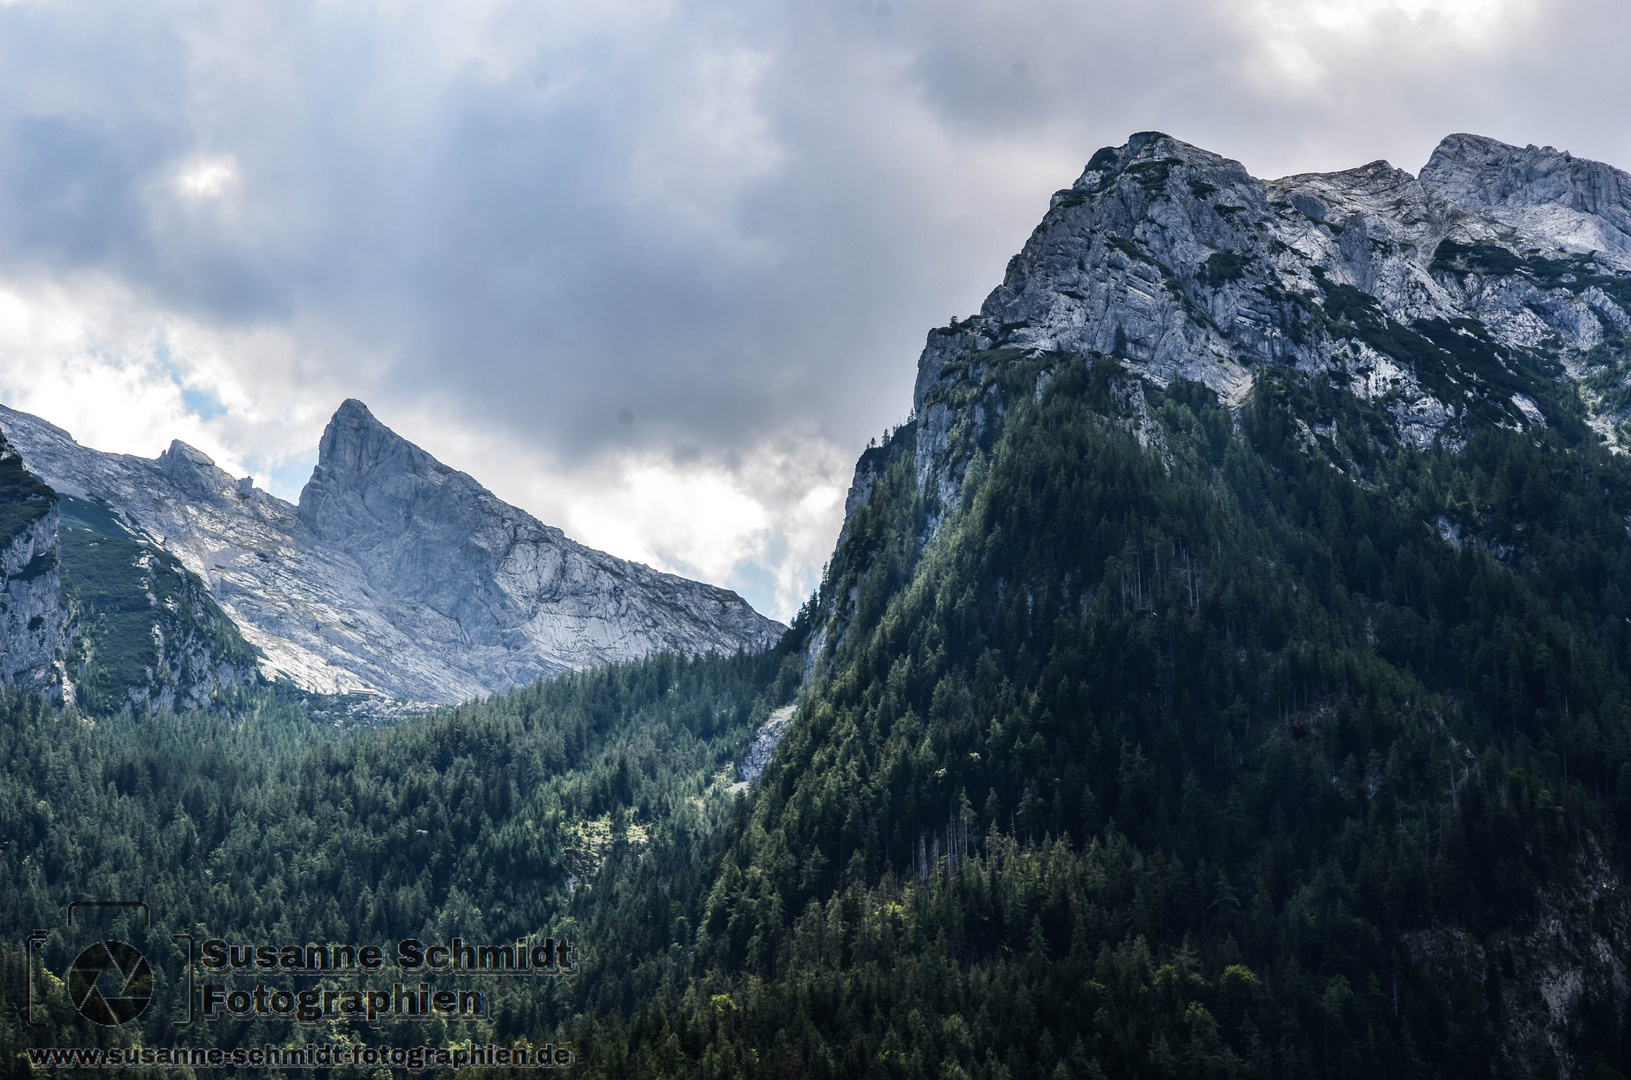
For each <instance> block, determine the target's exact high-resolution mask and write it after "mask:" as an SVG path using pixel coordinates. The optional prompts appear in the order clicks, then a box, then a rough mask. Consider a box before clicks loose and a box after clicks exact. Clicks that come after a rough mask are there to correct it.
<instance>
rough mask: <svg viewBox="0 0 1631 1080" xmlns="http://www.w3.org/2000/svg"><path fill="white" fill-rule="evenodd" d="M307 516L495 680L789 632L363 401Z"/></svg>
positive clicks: (348, 409) (315, 476)
mask: <svg viewBox="0 0 1631 1080" xmlns="http://www.w3.org/2000/svg"><path fill="white" fill-rule="evenodd" d="M299 519H300V522H301V524H303V525H304V526H305V527H306V528H307V529H309V530H310V531H311V534H312V535H313V536H314V537H316V538H317V539H318V540H319V541H320V542H322V543H324V544H325V545H331V546H332V547H333V548H335V549H337V550H339V551H341V552H343V553H344V554H345V555H346V556H347V557H349V558H350V559H351V560H353V561H354V563H355V564H356V565H357V567H358V568H359V569H360V571H361V573H362V575H363V578H364V580H365V581H366V582H367V583H368V588H369V590H370V592H371V593H372V594H373V595H374V596H375V598H376V601H377V603H378V605H379V607H380V609H381V611H382V612H384V613H385V615H386V617H387V618H388V619H389V621H390V622H391V623H392V624H393V625H396V626H411V627H413V628H414V637H415V639H416V640H417V641H419V642H421V643H422V644H425V645H431V646H433V647H434V648H435V649H436V650H437V651H438V652H441V653H443V654H446V655H449V656H455V655H456V656H458V657H459V658H460V663H461V664H462V665H464V666H465V667H466V668H467V669H469V670H471V671H472V672H473V673H474V674H475V675H476V676H477V677H478V678H479V679H480V680H481V681H482V683H483V684H484V685H485V686H488V687H493V688H496V687H500V686H510V685H516V684H519V683H524V682H528V681H531V680H532V679H534V678H536V677H538V676H539V675H548V674H553V673H555V672H559V671H564V670H567V669H570V668H582V667H586V666H591V665H597V664H606V663H612V662H615V661H617V660H622V659H627V658H630V657H634V656H640V655H644V654H646V653H649V652H653V651H656V650H660V649H674V650H678V651H681V652H686V653H693V654H695V653H701V652H709V651H717V650H719V649H736V648H750V649H756V648H764V647H767V646H769V645H770V644H772V643H774V641H775V640H776V638H777V637H778V636H779V635H780V633H781V629H782V628H781V626H780V624H777V623H774V622H772V621H771V620H769V619H766V618H764V617H763V616H761V615H759V614H758V613H756V612H755V611H754V610H753V609H752V608H751V607H749V606H748V605H747V604H746V603H745V602H744V601H743V600H742V599H741V598H740V597H738V596H737V595H736V594H735V593H732V592H729V591H727V590H725V589H720V588H716V587H714V586H711V585H705V584H702V583H700V582H695V581H688V580H686V579H684V578H680V577H676V576H674V575H672V574H663V573H659V572H657V571H655V570H652V569H651V568H649V567H646V566H642V565H640V564H638V563H631V562H627V561H625V560H622V559H617V558H614V557H612V556H610V555H607V554H605V553H603V552H599V551H595V550H593V549H591V548H587V547H584V546H583V545H582V544H578V543H576V542H574V541H572V540H570V539H568V538H567V537H566V535H565V534H563V533H562V532H561V530H559V529H556V528H551V527H550V526H547V525H545V524H543V523H542V522H540V521H538V520H537V519H536V518H533V517H532V516H531V515H529V514H527V513H524V512H523V511H520V510H517V509H516V508H515V507H513V506H510V505H508V504H506V503H504V502H502V501H501V500H500V499H498V498H497V497H496V496H495V495H493V494H492V493H491V492H489V491H488V490H487V489H486V488H484V487H482V486H481V485H480V484H478V483H476V481H475V480H473V479H471V478H470V477H469V476H467V475H465V474H464V473H461V472H458V471H456V470H454V469H450V468H448V467H447V466H446V465H443V464H442V463H440V462H438V461H437V460H436V459H434V458H432V457H431V456H430V455H429V454H427V453H425V451H423V450H421V449H420V448H419V447H417V446H415V445H413V444H412V443H410V442H408V441H407V440H406V439H403V438H401V437H400V436H398V435H397V434H395V433H394V432H392V431H391V430H390V429H389V428H387V427H385V426H384V425H383V424H381V423H380V422H379V421H378V420H376V419H375V418H374V416H373V415H372V414H371V413H370V412H369V411H368V409H367V408H366V407H365V406H364V405H363V404H362V403H361V402H360V401H347V402H345V403H344V404H343V405H341V406H340V409H339V411H338V412H336V413H335V414H334V418H333V420H331V421H330V422H329V425H328V428H327V430H325V431H324V433H323V441H322V443H321V444H320V447H319V451H318V464H317V468H316V469H315V470H314V471H313V472H312V478H311V481H310V482H309V483H308V484H307V485H306V487H305V490H303V491H302V492H301V494H300V508H299Z"/></svg>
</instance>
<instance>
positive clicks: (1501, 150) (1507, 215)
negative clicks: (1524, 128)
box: [1421, 134, 1631, 260]
mask: <svg viewBox="0 0 1631 1080" xmlns="http://www.w3.org/2000/svg"><path fill="white" fill-rule="evenodd" d="M1421 182H1422V185H1423V186H1424V187H1426V188H1427V189H1428V190H1429V191H1432V192H1434V193H1436V194H1438V195H1440V196H1441V197H1443V198H1444V199H1446V200H1448V201H1450V202H1452V203H1455V204H1457V205H1459V206H1462V207H1466V208H1468V209H1472V210H1482V211H1485V212H1488V213H1492V214H1494V215H1495V216H1497V217H1499V218H1500V219H1501V220H1502V221H1504V222H1508V223H1511V224H1513V225H1518V226H1521V227H1523V228H1524V229H1525V231H1528V232H1531V233H1536V234H1538V237H1537V238H1540V239H1545V240H1549V241H1551V242H1553V243H1555V244H1557V245H1559V246H1561V247H1563V248H1565V249H1567V250H1571V251H1580V252H1587V251H1606V252H1610V253H1613V254H1615V255H1618V256H1620V257H1621V258H1622V259H1624V260H1631V175H1627V174H1626V173H1624V172H1622V171H1621V170H1619V169H1616V168H1614V167H1613V166H1611V165H1605V164H1603V163H1602V162H1599V161H1589V160H1587V159H1585V158H1577V157H1575V156H1574V155H1572V154H1570V153H1569V152H1568V151H1566V150H1556V149H1553V148H1552V147H1550V146H1541V147H1537V146H1533V145H1531V146H1525V147H1517V146H1511V145H1508V144H1507V143H1503V142H1499V141H1497V140H1495V139H1490V138H1486V137H1484V136H1481V135H1467V134H1456V135H1450V136H1448V137H1447V138H1445V139H1444V141H1443V142H1441V143H1439V144H1438V148H1437V149H1435V150H1434V151H1433V156H1432V158H1431V159H1430V160H1429V161H1428V162H1427V165H1426V167H1424V168H1423V169H1422V171H1421Z"/></svg>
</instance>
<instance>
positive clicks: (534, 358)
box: [0, 0, 1631, 619]
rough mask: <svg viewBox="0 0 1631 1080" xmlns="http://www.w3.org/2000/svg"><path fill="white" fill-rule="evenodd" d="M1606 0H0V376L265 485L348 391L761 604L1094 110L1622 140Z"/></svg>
mask: <svg viewBox="0 0 1631 1080" xmlns="http://www.w3.org/2000/svg"><path fill="white" fill-rule="evenodd" d="M1628 56H1631V6H1628V5H1627V3H1626V0H1550V2H1547V3H1540V2H1530V0H1341V2H1330V0H1255V2H1253V0H1221V2H1214V3H1205V2H1198V0H1148V2H1142V3H1141V2H1137V0H1120V2H1115V3H1109V2H1086V3H1084V2H1075V3H1033V4H1025V3H998V2H968V3H946V2H936V3H933V4H930V3H921V2H913V0H860V2H856V0H843V2H835V0H801V2H798V3H788V4H777V3H773V2H767V0H754V2H751V3H740V4H736V3H692V2H685V0H677V2H669V3H601V4H586V3H584V2H583V0H575V2H572V3H548V2H543V3H540V2H529V3H506V2H487V3H484V2H478V0H459V2H457V3H446V4H437V3H432V2H422V3H412V4H400V3H384V2H381V3H350V2H344V0H338V2H335V0H330V2H323V3H306V2H301V0H277V2H275V3H267V4H263V5H259V6H258V7H257V6H253V5H248V4H233V5H223V4H215V3H198V4H186V3H169V2H166V0H140V2H134V3H128V4H121V3H118V2H108V3H99V4H83V3H81V4H58V3H50V2H31V0H20V2H19V0H0V401H3V402H4V403H5V404H7V405H11V406H13V407H16V408H21V409H24V410H27V411H29V412H34V413H37V414H39V415H41V416H43V417H45V418H46V419H48V420H51V421H53V422H55V423H57V424H59V425H61V426H63V427H66V428H67V429H69V430H70V431H71V432H73V434H74V435H75V436H76V437H77V438H78V439H79V440H80V441H81V442H82V443H85V444H87V445H91V446H95V447H98V448H100V449H105V450H119V451H125V452H131V453H139V454H144V455H148V456H151V455H154V454H157V453H158V452H159V451H160V450H162V449H163V448H164V447H165V446H166V445H167V444H168V443H169V441H170V439H171V438H175V437H179V438H182V439H185V440H186V441H188V442H191V443H193V444H194V445H196V446H199V447H200V448H202V449H204V450H205V451H207V452H209V453H210V454H212V455H214V456H215V457H216V459H217V460H218V461H219V462H220V463H221V464H222V465H223V466H224V467H226V468H228V469H229V470H231V471H232V472H234V474H238V475H242V474H243V473H246V472H252V473H253V474H254V475H255V477H256V479H257V481H258V482H259V483H260V484H261V485H262V486H263V487H266V488H268V489H269V490H271V491H273V492H274V493H276V494H278V495H281V496H283V497H285V498H289V499H293V498H296V497H297V496H298V493H299V490H300V487H301V486H302V485H303V484H304V483H305V480H306V477H307V476H308V475H309V473H310V471H311V466H312V464H313V463H314V461H315V457H316V445H317V439H318V436H319V435H320V433H321V431H322V427H323V425H324V424H325V423H326V422H327V419H328V417H329V415H330V414H331V413H332V412H333V411H334V409H335V407H336V406H338V404H339V403H340V401H341V400H342V399H343V398H345V397H359V398H361V399H363V400H364V401H366V402H367V403H368V404H369V406H370V407H371V408H372V409H373V410H374V412H375V414H376V415H377V416H379V417H380V419H381V420H383V421H384V422H385V423H387V424H389V425H390V426H392V427H393V428H395V429H396V430H397V431H398V432H400V433H401V434H403V435H405V436H406V437H408V438H410V439H412V440H414V441H415V442H417V443H419V444H420V445H422V446H424V447H425V448H426V449H428V450H430V451H431V452H432V453H434V454H435V455H436V456H437V457H439V458H441V459H442V460H443V461H445V462H447V463H449V464H451V465H453V466H455V467H457V468H460V469H463V470H464V471H466V472H469V473H471V474H472V475H474V476H475V477H476V478H477V479H478V480H480V481H481V482H483V483H484V484H486V485H487V486H488V487H490V488H491V489H492V490H493V491H495V492H496V493H497V494H499V495H500V496H501V497H503V498H505V499H508V500H509V501H511V502H514V503H516V504H517V505H519V506H522V507H524V508H526V509H527V510H530V511H531V512H533V513H534V514H536V515H537V516H539V517H540V518H542V519H543V520H545V521H547V522H549V523H551V524H556V525H560V526H561V527H563V528H564V529H566V531H567V532H568V534H570V535H573V536H575V537H576V538H578V539H580V540H583V541H584V542H586V543H589V544H591V545H594V546H596V547H601V548H604V549H606V550H609V551H611V552H614V553H615V554H618V555H623V556H626V557H631V558H636V559H640V560H642V561H645V562H648V563H651V564H653V565H656V566H659V567H662V568H664V569H669V570H674V571H677V572H681V573H685V574H688V575H691V576H695V577H701V578H704V579H706V580H710V581H714V582H718V583H721V584H724V585H727V586H729V587H732V588H735V589H737V590H738V591H739V592H741V593H742V594H743V595H744V596H746V597H747V598H748V599H749V600H750V601H752V602H753V603H754V605H755V606H757V607H758V608H760V609H761V610H763V611H765V612H767V613H769V614H772V615H775V616H777V617H780V618H783V619H786V618H788V617H790V615H791V614H792V613H793V612H794V611H795V610H796V609H797V608H798V606H799V604H800V603H801V602H802V600H803V598H804V597H805V595H806V594H807V593H808V591H809V590H810V589H811V587H812V586H813V585H814V583H815V580H816V575H817V574H818V573H819V572H820V569H821V566H822V564H823V563H824V562H825V560H826V558H827V557H828V555H829V554H830V553H831V547H832V543H833V540H834V538H835V537H836V535H837V531H838V526H839V523H840V516H841V513H842V505H843V492H844V490H845V489H846V487H847V485H848V483H849V476H850V470H851V468H852V466H853V464H854V460H855V457H856V455H857V454H858V453H859V452H860V450H861V449H862V448H864V446H865V445H866V442H867V440H868V438H870V437H871V436H874V435H876V434H878V433H880V432H881V431H882V430H883V429H884V428H885V427H888V426H890V425H893V424H896V423H899V422H900V421H902V420H904V419H905V418H906V415H907V411H908V409H909V408H910V403H911V402H910V397H911V384H912V377H913V374H914V369H915V365H916V360H917V355H918V352H919V350H920V349H921V348H922V344H923V338H924V334H925V332H926V331H927V330H928V329H929V328H930V327H931V326H935V325H940V324H943V323H944V322H945V321H946V320H947V319H948V318H949V317H951V316H953V315H959V316H962V315H967V314H970V313H972V312H973V311H975V310H976V309H977V308H978V307H979V304H980V301H981V300H982V298H983V297H984V295H985V293H986V292H987V291H989V290H990V289H991V288H992V287H993V286H995V285H996V284H997V283H998V281H999V280H1000V277H1001V274H1002V270H1003V266H1004V264H1005V263H1006V261H1007V259H1008V257H1009V256H1010V255H1011V254H1013V253H1014V252H1015V251H1017V250H1018V249H1019V247H1020V246H1021V244H1022V243H1023V242H1024V240H1025V237H1026V235H1027V234H1028V233H1029V232H1030V230H1031V229H1032V228H1033V227H1034V226H1035V224H1036V223H1037V221H1039V220H1040V218H1041V216H1042V213H1043V211H1044V210H1046V208H1047V202H1048V195H1049V194H1050V193H1051V192H1053V191H1054V190H1056V189H1058V188H1061V187H1065V186H1067V185H1069V184H1070V183H1071V181H1073V180H1074V179H1075V178H1076V176H1077V175H1078V174H1079V173H1080V171H1081V169H1082V166H1083V164H1084V163H1085V162H1086V161H1087V159H1088V157H1090V156H1091V155H1092V153H1093V151H1094V149H1096V148H1097V147H1099V146H1102V145H1107V144H1118V143H1121V142H1124V141H1125V140H1126V137H1127V136H1128V135H1129V134H1130V133H1132V132H1135V131H1140V130H1146V129H1157V130H1161V131H1165V132H1168V133H1170V134H1172V135H1175V136H1177V137H1179V138H1182V139H1186V140H1188V141H1190V142H1193V143H1197V144H1199V145H1201V146H1204V147H1206V148H1208V149H1210V150H1214V151H1217V152H1218V153H1221V154H1224V155H1227V156H1229V157H1234V158H1238V159H1240V160H1241V161H1243V162H1244V163H1245V164H1246V166H1247V167H1248V168H1249V169H1250V170H1251V171H1252V172H1253V173H1254V174H1256V175H1259V176H1265V177H1270V176H1279V175H1284V174H1286V173H1292V172H1305V171H1311V170H1322V169H1338V168H1346V167H1351V166H1355V165H1360V164H1363V163H1365V162H1368V161H1371V160H1374V159H1376V158H1387V159H1388V160H1390V161H1392V162H1393V163H1394V164H1395V165H1398V166H1400V167H1402V168H1406V169H1410V170H1412V171H1414V170H1416V169H1418V168H1420V166H1421V165H1422V164H1423V163H1424V162H1425V161H1426V160H1427V157H1428V155H1429V153H1430V152H1431V150H1432V148H1433V145H1434V144H1435V143H1436V142H1437V141H1438V139H1439V138H1441V137H1442V136H1444V135H1445V134H1448V133H1450V132H1453V131H1472V132H1477V133H1480V134H1485V135H1491V136H1494V137H1496V138H1499V139H1504V140H1506V141H1508V142H1514V143H1519V144H1524V143H1531V142H1532V143H1538V144H1549V145H1554V146H1557V147H1559V148H1561V149H1568V150H1571V151H1573V152H1574V153H1575V154H1576V155H1579V156H1585V157H1592V158H1597V159H1599V160H1604V161H1608V162H1610V163H1613V164H1615V165H1618V166H1620V167H1622V168H1624V167H1628V166H1631V110H1628V109H1627V108H1626V102H1627V101H1631V63H1628V62H1627V60H1626V58H1627V57H1628Z"/></svg>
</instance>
